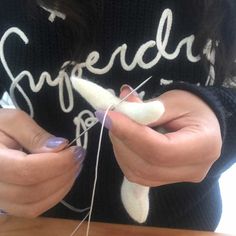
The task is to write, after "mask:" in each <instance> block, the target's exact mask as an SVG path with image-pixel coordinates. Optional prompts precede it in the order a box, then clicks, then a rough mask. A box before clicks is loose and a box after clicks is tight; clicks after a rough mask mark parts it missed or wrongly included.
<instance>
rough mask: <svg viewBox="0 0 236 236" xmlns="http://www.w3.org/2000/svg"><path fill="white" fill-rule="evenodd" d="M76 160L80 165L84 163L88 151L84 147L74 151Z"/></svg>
mask: <svg viewBox="0 0 236 236" xmlns="http://www.w3.org/2000/svg"><path fill="white" fill-rule="evenodd" d="M74 154H75V159H76V161H78V162H79V163H83V161H84V159H85V156H86V150H85V149H84V148H82V147H79V146H77V147H76V148H75V151H74Z"/></svg>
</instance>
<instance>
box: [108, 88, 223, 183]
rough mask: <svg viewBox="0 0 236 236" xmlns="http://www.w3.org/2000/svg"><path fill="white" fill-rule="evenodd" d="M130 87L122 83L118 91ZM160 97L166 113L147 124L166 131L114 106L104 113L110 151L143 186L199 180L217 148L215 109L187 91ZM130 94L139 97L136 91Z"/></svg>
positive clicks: (219, 143) (121, 165)
mask: <svg viewBox="0 0 236 236" xmlns="http://www.w3.org/2000/svg"><path fill="white" fill-rule="evenodd" d="M129 92H130V89H129V88H128V87H126V88H125V89H123V91H122V92H121V97H124V96H125V95H126V94H128V93H129ZM158 99H159V100H161V101H162V102H163V103H164V106H165V113H164V115H163V116H162V117H161V118H160V120H158V121H157V122H156V123H155V124H152V125H151V126H152V127H157V126H161V127H164V128H165V129H166V130H168V132H167V133H166V134H161V133H159V132H157V131H155V130H154V129H152V128H150V127H148V126H143V125H139V124H137V123H136V122H133V121H131V120H130V119H128V118H127V117H125V116H123V115H121V114H118V113H116V112H109V114H108V117H109V118H110V119H111V121H112V126H111V129H110V137H111V141H112V144H113V149H114V153H115V156H116V159H117V161H118V163H119V165H120V167H121V169H122V171H123V173H124V174H125V176H126V177H127V178H128V180H130V181H131V182H135V183H138V184H141V185H146V186H160V185H165V184H171V183H178V182H194V183H197V182H201V181H202V180H203V179H204V177H205V176H206V174H207V173H208V171H209V169H210V167H211V166H212V164H213V163H214V162H215V161H216V160H217V159H218V158H219V156H220V152H221V146H222V139H221V131H220V126H219V122H218V120H217V118H216V116H215V114H214V112H213V111H212V110H211V109H210V108H209V107H208V105H207V104H206V103H205V102H203V101H202V100H201V99H200V98H199V97H197V96H195V95H193V94H191V93H189V92H187V91H181V90H172V91H169V92H166V93H164V94H163V95H161V96H160V97H159V98H158ZM129 100H130V101H133V102H141V101H140V99H139V98H137V97H136V96H130V98H129Z"/></svg>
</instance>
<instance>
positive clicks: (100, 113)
mask: <svg viewBox="0 0 236 236" xmlns="http://www.w3.org/2000/svg"><path fill="white" fill-rule="evenodd" d="M105 114H106V113H105V112H104V111H102V110H97V111H95V116H96V117H97V119H98V121H99V122H100V123H101V124H102V123H103V119H104V116H105ZM104 126H105V127H106V128H107V129H108V130H110V129H111V127H112V120H111V118H110V117H109V116H108V115H107V116H106V119H105V122H104Z"/></svg>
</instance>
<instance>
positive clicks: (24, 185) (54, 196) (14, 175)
mask: <svg viewBox="0 0 236 236" xmlns="http://www.w3.org/2000/svg"><path fill="white" fill-rule="evenodd" d="M51 137H52V135H51V134H49V133H48V132H46V131H45V130H43V129H42V128H41V127H39V126H38V125H37V124H36V123H35V122H34V121H33V120H32V119H31V118H30V117H29V116H28V115H27V114H26V113H24V112H22V111H19V110H14V109H1V112H0V173H1V174H0V208H1V209H3V210H4V211H6V212H7V213H8V214H10V215H14V216H23V217H30V218H32V217H36V216H38V215H40V214H42V213H43V212H45V211H46V210H47V209H49V208H51V207H53V206H54V205H56V204H57V203H58V202H59V201H60V200H61V199H63V197H64V196H65V195H66V194H67V193H68V191H69V190H70V189H71V187H72V185H73V183H74V181H75V179H76V177H77V174H78V171H79V170H80V163H79V162H78V160H76V158H75V156H74V150H75V147H70V148H68V149H65V150H63V149H64V148H65V146H66V145H67V143H66V142H65V143H64V144H63V143H62V144H61V145H60V146H59V147H57V148H54V149H53V148H52V149H50V148H46V147H45V145H44V143H45V142H46V141H47V140H48V139H49V138H51ZM23 148H24V150H27V151H28V152H29V153H30V154H27V153H26V152H25V151H23Z"/></svg>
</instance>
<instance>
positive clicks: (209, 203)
mask: <svg viewBox="0 0 236 236" xmlns="http://www.w3.org/2000/svg"><path fill="white" fill-rule="evenodd" d="M188 2H189V0H185V1H184V0H181V1H174V0H173V1H156V0H148V1H147V0H120V1H115V0H109V1H105V4H104V9H103V18H102V22H101V29H100V30H99V34H98V37H97V41H96V45H95V46H93V47H91V48H90V50H89V51H88V53H87V54H86V55H85V56H84V57H83V58H82V60H81V61H80V62H74V63H72V64H70V65H69V66H67V67H65V65H68V64H69V62H70V61H71V60H72V55H73V52H74V50H75V47H74V45H75V44H74V42H75V40H74V39H73V40H72V38H73V37H72V35H73V32H72V31H71V29H70V28H69V27H68V24H67V16H66V15H65V14H63V12H62V13H59V12H56V13H55V12H54V14H53V12H52V11H50V10H49V9H45V8H43V7H41V6H38V7H37V8H36V9H34V11H33V14H30V13H31V12H29V8H27V5H26V1H24V0H1V2H0V39H1V44H0V47H1V48H0V56H1V58H0V60H1V61H0V88H1V91H2V92H3V91H8V92H9V94H10V96H11V98H12V100H13V102H14V104H15V106H17V107H18V108H20V109H22V110H24V111H26V112H27V113H29V115H31V116H32V118H33V119H34V120H35V121H36V122H38V124H39V125H41V126H42V127H43V128H44V129H46V130H47V131H49V132H51V133H52V134H54V135H56V136H60V137H65V138H68V139H69V140H72V139H74V138H75V137H77V136H78V135H79V133H81V132H82V131H83V130H84V129H86V127H87V126H88V125H89V122H90V121H91V120H93V119H94V110H93V109H92V107H90V106H89V104H87V103H86V102H85V101H84V100H83V99H82V98H81V97H80V96H79V95H78V94H77V93H76V92H75V91H74V90H73V89H72V86H71V83H70V77H71V75H73V74H77V75H79V76H82V77H86V78H89V79H90V80H92V81H96V82H97V83H99V84H100V85H102V86H103V87H105V88H109V89H112V90H113V91H114V92H115V93H116V94H118V93H119V88H120V87H121V85H122V84H129V85H131V86H132V87H135V86H137V85H138V84H140V82H141V81H143V80H144V79H146V78H147V77H149V76H152V79H151V80H150V82H149V83H148V84H146V85H145V86H144V87H142V89H141V90H142V94H143V95H144V99H149V98H152V97H154V96H157V95H159V94H161V93H163V92H164V91H166V90H170V89H176V88H178V89H183V90H187V91H191V92H192V93H194V94H196V95H197V96H200V97H201V98H202V99H203V100H204V101H205V102H206V103H207V104H208V105H209V106H210V107H211V108H212V109H213V111H214V112H215V114H216V116H217V118H218V119H219V122H220V125H221V131H222V137H223V149H222V154H221V157H220V158H219V160H217V161H216V162H215V163H214V165H213V166H212V168H211V169H210V171H209V173H208V175H207V176H206V178H205V179H204V180H203V181H202V182H201V183H194V184H193V183H178V184H171V185H165V186H161V187H157V188H151V192H150V204H151V205H150V214H149V217H148V219H147V222H146V223H145V224H146V225H152V226H160V227H173V228H188V229H201V230H214V229H215V228H216V226H217V224H218V222H219V219H220V216H221V197H220V190H219V185H218V179H219V177H220V175H221V173H222V172H223V171H224V170H226V169H227V168H229V167H230V166H231V165H232V164H233V163H234V162H235V157H236V155H235V152H236V139H235V136H236V126H235V124H236V114H235V113H236V112H235V111H236V92H235V90H234V89H233V88H226V87H223V86H221V85H216V81H215V67H214V60H215V57H217V56H218V55H217V54H216V55H215V53H214V51H212V50H210V49H211V43H212V42H211V40H210V39H209V42H208V47H205V49H202V50H204V53H205V54H206V55H207V56H208V59H209V62H210V63H209V68H206V67H205V66H204V63H203V60H202V58H201V57H200V55H199V53H196V51H195V50H194V46H193V45H194V39H195V36H196V34H197V32H198V29H199V28H198V27H199V25H198V21H196V19H195V16H194V15H192V14H190V13H189V12H188V9H189V8H188V7H189V3H188ZM32 15H33V16H32ZM95 20H96V19H95ZM78 40H79V38H78ZM99 131H100V127H99V125H97V126H96V127H95V128H93V129H92V130H91V131H89V132H88V133H87V134H86V135H85V137H84V138H81V139H79V140H78V145H83V146H84V147H85V148H86V149H87V158H86V161H85V164H84V168H83V171H82V173H81V175H80V176H79V177H78V179H77V181H76V183H75V185H74V186H73V188H72V189H71V191H70V193H69V194H68V195H67V196H66V198H65V200H66V201H67V202H68V203H70V204H71V205H73V206H75V207H77V208H86V207H88V206H89V205H90V200H91V194H92V186H93V181H94V166H95V157H96V151H97V142H98V134H99ZM45 168H46V167H45ZM122 179H123V174H122V172H121V170H120V168H119V166H118V164H117V162H116V160H115V157H114V154H113V150H112V146H111V143H110V140H109V138H108V136H107V132H105V137H104V140H103V145H102V150H101V161H100V166H99V174H98V184H97V189H96V196H95V205H94V211H93V215H92V219H93V220H96V221H106V222H115V223H124V224H135V222H134V221H133V220H132V219H130V218H129V216H128V215H127V213H126V211H125V210H124V207H123V205H122V203H121V198H120V186H121V182H122ZM84 214H85V213H81V214H79V213H75V212H73V211H71V210H69V209H67V208H66V207H65V206H63V205H62V204H60V203H59V204H58V205H57V206H55V207H54V208H52V209H51V210H49V211H48V212H46V213H45V215H46V216H51V217H61V218H74V219H82V218H83V217H84Z"/></svg>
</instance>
